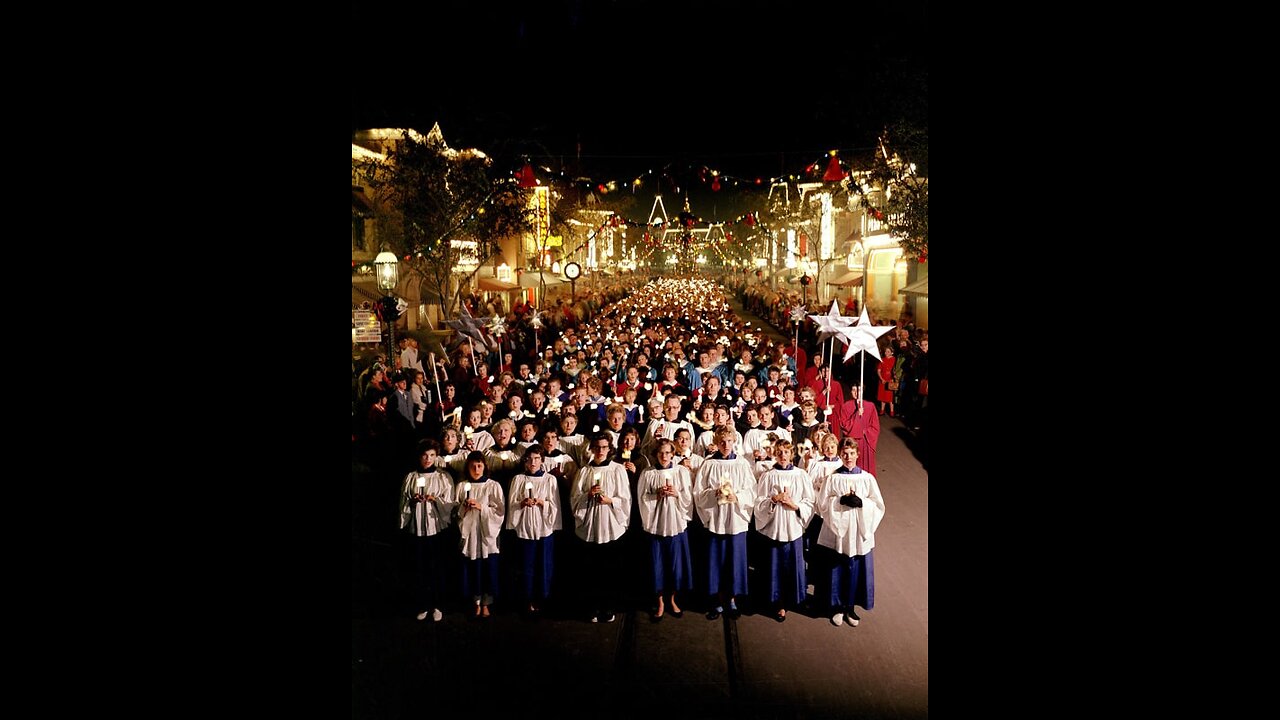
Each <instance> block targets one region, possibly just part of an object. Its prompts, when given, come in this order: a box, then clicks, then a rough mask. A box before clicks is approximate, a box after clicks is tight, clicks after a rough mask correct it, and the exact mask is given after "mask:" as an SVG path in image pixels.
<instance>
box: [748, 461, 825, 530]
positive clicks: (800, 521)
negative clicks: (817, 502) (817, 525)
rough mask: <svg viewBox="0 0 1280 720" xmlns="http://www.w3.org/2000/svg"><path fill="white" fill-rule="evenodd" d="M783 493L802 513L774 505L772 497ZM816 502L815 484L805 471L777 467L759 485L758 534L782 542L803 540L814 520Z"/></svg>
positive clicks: (762, 477) (757, 487)
mask: <svg viewBox="0 0 1280 720" xmlns="http://www.w3.org/2000/svg"><path fill="white" fill-rule="evenodd" d="M783 490H786V491H787V493H788V494H790V495H791V502H793V503H795V504H796V505H799V506H800V507H799V510H798V511H797V510H790V509H788V508H786V507H784V506H782V505H778V504H776V503H774V502H773V500H772V499H771V498H772V497H773V496H774V495H777V494H779V493H781V492H782V491H783ZM813 500H814V496H813V482H812V481H810V480H809V474H808V473H806V472H805V471H804V470H801V469H800V468H798V467H796V466H794V465H792V466H791V469H789V470H780V469H778V468H777V467H774V468H773V469H771V470H769V471H767V472H765V473H764V474H763V475H761V476H760V480H759V482H757V483H756V532H758V533H760V534H761V535H763V536H765V537H767V538H769V539H770V540H778V541H780V542H791V541H792V540H796V539H798V538H800V537H802V536H803V535H804V529H805V528H806V527H808V526H809V520H811V519H812V518H813ZM797 512H798V513H799V514H797Z"/></svg>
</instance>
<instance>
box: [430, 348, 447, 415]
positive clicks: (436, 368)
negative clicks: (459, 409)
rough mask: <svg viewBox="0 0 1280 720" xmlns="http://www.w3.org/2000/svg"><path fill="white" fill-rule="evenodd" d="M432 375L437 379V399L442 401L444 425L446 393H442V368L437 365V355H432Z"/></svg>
mask: <svg viewBox="0 0 1280 720" xmlns="http://www.w3.org/2000/svg"><path fill="white" fill-rule="evenodd" d="M430 356H431V374H432V375H434V376H435V378H436V397H437V398H439V400H440V422H441V424H443V423H444V393H442V392H440V366H439V365H436V354H435V353H431V354H430Z"/></svg>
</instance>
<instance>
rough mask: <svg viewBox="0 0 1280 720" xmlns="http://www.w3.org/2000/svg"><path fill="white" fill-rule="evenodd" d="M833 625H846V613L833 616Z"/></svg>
mask: <svg viewBox="0 0 1280 720" xmlns="http://www.w3.org/2000/svg"><path fill="white" fill-rule="evenodd" d="M831 624H832V625H835V626H836V627H840V626H841V625H843V624H844V613H836V614H835V615H832V616H831Z"/></svg>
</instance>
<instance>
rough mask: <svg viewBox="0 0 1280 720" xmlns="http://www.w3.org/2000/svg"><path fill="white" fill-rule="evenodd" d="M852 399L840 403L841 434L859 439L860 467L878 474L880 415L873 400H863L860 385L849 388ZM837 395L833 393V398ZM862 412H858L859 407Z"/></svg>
mask: <svg viewBox="0 0 1280 720" xmlns="http://www.w3.org/2000/svg"><path fill="white" fill-rule="evenodd" d="M849 397H850V399H849V400H848V401H846V402H844V403H843V404H841V405H840V436H841V437H851V438H856V439H857V440H858V467H860V468H862V469H863V470H866V471H867V472H869V473H871V474H872V475H875V474H876V446H877V445H878V444H879V442H880V415H879V414H878V413H877V412H876V405H875V403H873V402H869V401H864V400H861V399H860V398H859V396H858V386H857V385H854V386H852V387H850V388H849ZM834 399H835V395H834V394H833V395H832V400H834ZM859 406H861V407H862V413H861V414H859V413H858V407H859Z"/></svg>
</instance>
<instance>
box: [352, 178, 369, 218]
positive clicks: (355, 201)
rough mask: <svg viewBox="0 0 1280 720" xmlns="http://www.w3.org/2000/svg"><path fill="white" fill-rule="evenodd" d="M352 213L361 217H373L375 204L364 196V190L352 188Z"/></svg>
mask: <svg viewBox="0 0 1280 720" xmlns="http://www.w3.org/2000/svg"><path fill="white" fill-rule="evenodd" d="M351 212H352V213H354V214H356V215H359V216H361V217H373V203H371V202H369V198H368V197H366V196H365V194H364V188H362V187H360V186H358V185H352V186H351Z"/></svg>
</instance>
